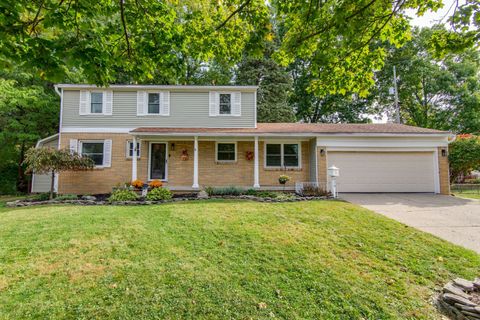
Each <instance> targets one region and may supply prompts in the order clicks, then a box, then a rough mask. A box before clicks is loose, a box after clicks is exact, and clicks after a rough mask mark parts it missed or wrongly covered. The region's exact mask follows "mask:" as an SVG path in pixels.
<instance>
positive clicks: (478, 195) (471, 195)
mask: <svg viewBox="0 0 480 320" xmlns="http://www.w3.org/2000/svg"><path fill="white" fill-rule="evenodd" d="M454 194H455V196H456V197H460V198H468V199H480V191H478V190H464V191H462V192H458V191H456V192H455V193H454Z"/></svg>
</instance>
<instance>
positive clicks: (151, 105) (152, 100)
mask: <svg viewBox="0 0 480 320" xmlns="http://www.w3.org/2000/svg"><path fill="white" fill-rule="evenodd" d="M159 113H160V94H159V93H149V94H148V114H159Z"/></svg>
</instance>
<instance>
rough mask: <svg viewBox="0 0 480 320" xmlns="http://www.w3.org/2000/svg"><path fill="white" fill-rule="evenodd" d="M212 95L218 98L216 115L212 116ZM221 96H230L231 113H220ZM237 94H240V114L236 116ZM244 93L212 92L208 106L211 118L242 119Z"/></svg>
mask: <svg viewBox="0 0 480 320" xmlns="http://www.w3.org/2000/svg"><path fill="white" fill-rule="evenodd" d="M210 93H215V95H216V96H217V98H216V99H218V104H217V103H216V102H215V114H211V113H210V103H211V101H210V99H211V96H210ZM221 94H228V95H230V113H220V95H221ZM235 94H239V95H240V109H239V111H240V112H239V114H235V112H234V111H235V110H234V108H235V106H234V103H235V101H234V95H235ZM241 99H242V92H239V91H210V92H209V101H208V104H209V117H241V116H242V100H241Z"/></svg>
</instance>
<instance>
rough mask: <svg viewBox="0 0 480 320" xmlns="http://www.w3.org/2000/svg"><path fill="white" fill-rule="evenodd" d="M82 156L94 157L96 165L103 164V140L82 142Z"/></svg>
mask: <svg viewBox="0 0 480 320" xmlns="http://www.w3.org/2000/svg"><path fill="white" fill-rule="evenodd" d="M82 156H85V157H89V158H90V159H92V160H93V162H94V163H95V165H96V166H102V165H103V142H82Z"/></svg>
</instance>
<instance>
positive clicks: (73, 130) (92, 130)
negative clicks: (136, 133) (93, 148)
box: [60, 127, 135, 133]
mask: <svg viewBox="0 0 480 320" xmlns="http://www.w3.org/2000/svg"><path fill="white" fill-rule="evenodd" d="M133 129H135V128H80V127H78V128H77V127H63V128H61V130H60V132H62V133H129V132H130V131H132V130H133Z"/></svg>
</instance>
